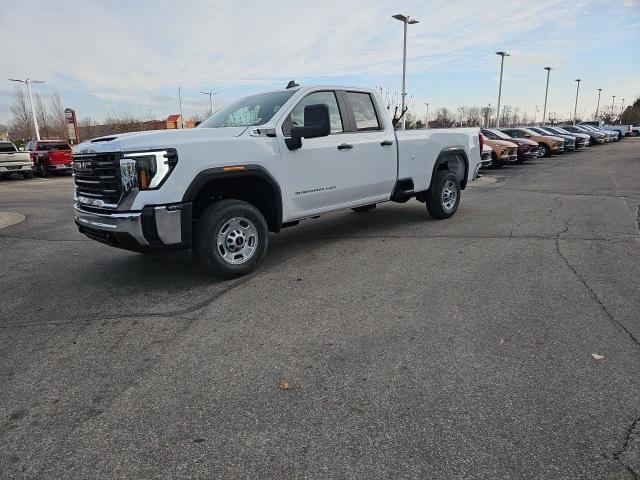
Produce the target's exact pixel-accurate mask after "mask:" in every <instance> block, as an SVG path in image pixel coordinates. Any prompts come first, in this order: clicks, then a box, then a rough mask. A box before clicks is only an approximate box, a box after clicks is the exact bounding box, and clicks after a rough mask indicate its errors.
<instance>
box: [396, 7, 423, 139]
mask: <svg viewBox="0 0 640 480" xmlns="http://www.w3.org/2000/svg"><path fill="white" fill-rule="evenodd" d="M391 18H395V19H396V20H400V21H401V22H402V23H403V24H404V41H403V43H402V107H401V109H400V115H402V124H401V125H402V127H401V128H402V130H404V128H405V118H406V117H405V116H404V105H405V101H406V96H407V90H406V88H405V85H406V80H407V25H414V24H416V23H418V20H416V19H415V18H411V17H409V16H408V15H402V14H401V13H398V14H397V15H393V16H392V17H391Z"/></svg>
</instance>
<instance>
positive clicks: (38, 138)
mask: <svg viewBox="0 0 640 480" xmlns="http://www.w3.org/2000/svg"><path fill="white" fill-rule="evenodd" d="M9 81H11V82H20V83H24V84H26V85H27V92H29V104H30V105H31V116H32V117H33V126H34V127H35V129H36V140H40V128H39V127H38V119H37V118H36V109H35V107H34V105H33V94H32V93H31V84H32V83H44V81H42V80H31V79H29V78H25V79H24V80H18V79H15V78H10V79H9Z"/></svg>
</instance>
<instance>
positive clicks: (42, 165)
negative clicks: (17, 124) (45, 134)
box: [24, 140, 73, 177]
mask: <svg viewBox="0 0 640 480" xmlns="http://www.w3.org/2000/svg"><path fill="white" fill-rule="evenodd" d="M24 149H25V151H27V152H29V154H30V155H31V159H32V160H33V164H34V169H35V171H36V173H38V174H40V175H42V176H43V177H48V176H50V175H51V173H52V172H69V173H71V171H72V170H71V169H72V166H73V165H72V164H73V160H72V156H71V146H70V145H69V144H68V143H67V142H65V141H64V140H31V141H30V142H29V143H27V145H26V146H25V148H24Z"/></svg>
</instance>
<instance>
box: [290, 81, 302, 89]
mask: <svg viewBox="0 0 640 480" xmlns="http://www.w3.org/2000/svg"><path fill="white" fill-rule="evenodd" d="M299 86H300V85H298V84H297V83H296V81H295V80H290V81H289V83H287V88H294V87H299Z"/></svg>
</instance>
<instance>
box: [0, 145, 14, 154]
mask: <svg viewBox="0 0 640 480" xmlns="http://www.w3.org/2000/svg"><path fill="white" fill-rule="evenodd" d="M15 151H16V147H14V146H13V143H0V153H7V152H15Z"/></svg>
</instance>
